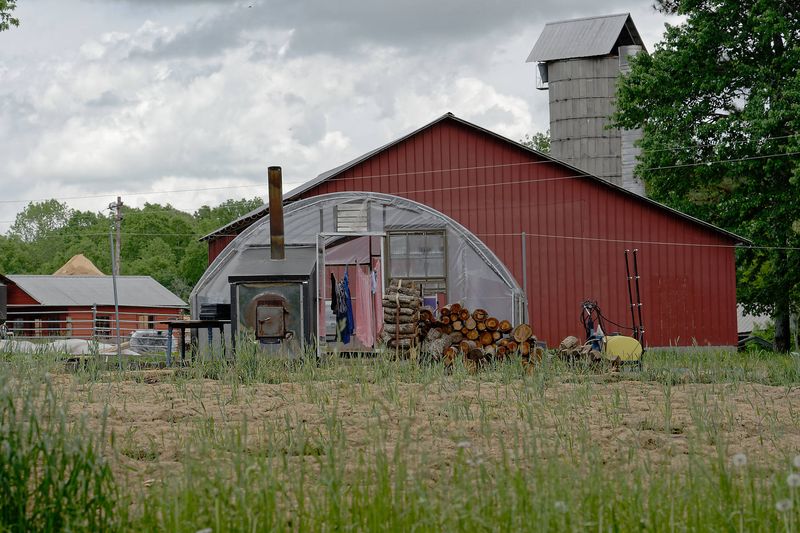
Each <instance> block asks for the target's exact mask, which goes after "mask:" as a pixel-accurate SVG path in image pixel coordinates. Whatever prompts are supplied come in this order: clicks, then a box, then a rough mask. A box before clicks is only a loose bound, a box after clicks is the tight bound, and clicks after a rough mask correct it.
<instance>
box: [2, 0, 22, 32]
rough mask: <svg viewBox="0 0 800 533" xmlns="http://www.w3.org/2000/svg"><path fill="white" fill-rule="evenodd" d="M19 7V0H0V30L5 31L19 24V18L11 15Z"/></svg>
mask: <svg viewBox="0 0 800 533" xmlns="http://www.w3.org/2000/svg"><path fill="white" fill-rule="evenodd" d="M15 9H17V0H0V31H5V30H8V29H10V28H11V26H19V19H18V18H16V17H13V16H11V14H12V12H13V11H14V10H15Z"/></svg>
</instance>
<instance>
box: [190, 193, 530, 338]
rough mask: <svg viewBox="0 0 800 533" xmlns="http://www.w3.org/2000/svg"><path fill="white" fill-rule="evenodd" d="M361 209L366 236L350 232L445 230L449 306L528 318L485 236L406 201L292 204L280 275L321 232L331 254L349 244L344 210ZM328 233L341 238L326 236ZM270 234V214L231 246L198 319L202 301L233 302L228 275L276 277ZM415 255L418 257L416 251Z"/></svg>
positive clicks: (337, 198) (362, 197) (366, 198)
mask: <svg viewBox="0 0 800 533" xmlns="http://www.w3.org/2000/svg"><path fill="white" fill-rule="evenodd" d="M354 209H356V210H357V211H358V210H360V212H361V213H363V214H365V215H366V217H365V218H366V220H365V225H364V226H363V227H360V228H359V231H352V232H345V233H348V235H349V234H352V235H353V236H359V235H366V234H371V235H374V234H384V233H385V234H386V235H387V238H391V237H392V236H393V235H395V234H396V233H397V232H400V233H402V232H413V231H427V232H431V231H433V232H436V231H442V232H444V234H445V239H444V240H445V242H446V246H444V247H445V248H446V250H445V254H444V256H445V258H446V261H445V264H446V272H441V273H434V274H435V275H442V274H444V275H445V276H446V284H447V300H448V303H453V302H460V303H461V304H462V305H465V306H467V307H469V308H471V309H474V308H483V309H486V310H487V311H488V312H489V313H490V314H491V315H493V316H496V317H498V318H500V319H508V320H511V321H513V322H520V321H522V320H524V316H522V313H523V312H524V311H523V310H524V309H525V296H524V293H523V291H522V288H521V287H520V286H519V284H518V283H517V282H516V280H515V279H514V277H513V276H512V275H511V273H510V272H509V270H508V269H507V268H506V266H505V265H504V264H503V263H502V262H501V261H500V260H499V259H498V258H497V256H495V255H494V253H492V252H491V250H489V248H488V247H487V246H486V245H485V244H484V243H483V242H482V241H481V240H480V239H478V238H477V237H476V236H475V235H473V234H472V233H471V232H469V231H468V230H467V229H466V228H464V227H463V226H461V225H460V224H459V223H457V222H456V221H454V220H453V219H451V218H449V217H447V216H446V215H444V214H442V213H441V212H439V211H436V210H435V209H432V208H430V207H428V206H425V205H423V204H420V203H418V202H414V201H412V200H408V199H406V198H400V197H398V196H391V195H386V194H378V193H368V192H342V193H333V194H326V195H321V196H314V197H311V198H307V199H303V200H299V201H296V202H292V203H287V204H286V205H285V206H284V228H285V240H286V245H287V248H286V252H287V259H286V261H285V262H281V263H283V264H282V265H281V266H279V267H278V268H279V270H280V271H282V272H286V273H291V272H290V270H291V269H292V263H293V261H292V258H293V257H294V255H295V254H299V255H306V254H308V253H309V247H314V250H316V249H317V248H316V247H317V246H318V238H319V237H320V234H323V239H324V245H325V248H326V251H327V252H330V251H331V250H332V249H333V248H334V247H335V245H336V244H337V243H339V242H342V235H341V234H342V233H343V232H342V224H341V223H340V224H339V225H338V227H337V213H339V212H347V213H353V211H354ZM364 230H366V231H364ZM327 233H336V234H337V235H336V236H324V234H327ZM269 237H270V236H269V217H265V218H263V219H261V220H259V221H258V222H256V223H255V224H253V225H252V226H250V227H249V228H247V229H246V230H245V231H244V232H242V234H241V235H239V236H237V237H236V239H234V240H233V241H232V242H231V243H230V244H229V245H228V246H227V247H226V248H225V250H224V251H223V252H222V253H221V254H220V255H219V256H218V257H217V258H216V259H215V260H214V262H213V263H212V264H211V265H210V266H209V268H208V269H207V270H206V272H205V273H204V274H203V276H202V277H201V278H200V281H199V282H198V283H197V285H196V286H195V288H194V290H193V291H192V295H191V304H192V316H193V318H196V317H197V315H198V313H199V309H200V305H201V304H206V303H229V302H230V287H229V284H228V276H236V275H257V274H273V273H275V269H274V268H273V266H274V265H273V264H274V263H276V262H275V261H270V260H269V241H270V238H269ZM412 237H413V236H412ZM416 245H417V244H416V241H415V240H414V239H412V238H409V239H408V240H407V241H406V243H405V244H404V246H407V247H410V248H413V247H414V246H416ZM301 250H302V251H301ZM407 251H408V252H409V253H410V254H412V255H413V253H414V252H415V251H416V250H413V249H412V250H407ZM396 254H397V252H395V255H396ZM407 265H408V266H407V268H408V271H409V272H411V273H412V274H413V273H414V268H417V267H415V266H414V263H413V259H409V262H408V263H407ZM393 269H394V268H393ZM298 273H299V272H298ZM386 277H387V278H389V279H391V277H392V276H391V273H390V272H388V271H387V272H386Z"/></svg>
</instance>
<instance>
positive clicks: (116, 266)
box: [108, 196, 125, 276]
mask: <svg viewBox="0 0 800 533" xmlns="http://www.w3.org/2000/svg"><path fill="white" fill-rule="evenodd" d="M123 205H125V204H123V203H122V198H121V197H119V196H117V201H116V202H111V203H110V204H108V208H109V209H110V210H111V211H112V212H113V214H114V227H115V229H116V232H117V242H116V245H115V247H114V259H115V261H113V266H112V269H113V272H112V274H113V275H115V276H119V271H120V249H121V246H122V239H121V233H122V229H121V228H122V206H123Z"/></svg>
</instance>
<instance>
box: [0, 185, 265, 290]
mask: <svg viewBox="0 0 800 533" xmlns="http://www.w3.org/2000/svg"><path fill="white" fill-rule="evenodd" d="M262 205H263V201H262V200H261V199H260V198H251V199H240V200H227V201H225V202H223V203H222V204H220V205H218V206H216V207H209V206H207V205H204V206H202V207H200V208H199V209H197V210H196V211H194V212H193V213H187V212H184V211H181V210H179V209H177V208H175V207H173V206H171V205H169V204H167V205H161V204H149V203H148V204H145V205H144V207H141V208H130V207H123V209H122V213H123V220H122V224H121V228H122V230H121V239H120V241H121V243H122V247H121V252H120V256H121V259H120V267H121V269H120V273H121V274H122V275H147V276H152V277H153V278H155V279H156V280H157V281H158V282H159V283H161V284H162V285H164V286H165V287H167V288H168V289H169V290H171V291H172V292H174V293H175V294H177V295H178V296H180V297H181V298H183V299H184V300H186V299H187V298H188V296H189V293H190V292H191V290H192V287H194V285H195V283H197V281H198V280H199V279H200V276H202V274H203V272H204V271H205V269H206V266H207V264H208V251H207V245H206V243H205V242H200V241H199V239H200V237H202V236H203V235H206V234H208V233H211V232H212V231H214V230H216V229H218V228H219V227H221V226H224V225H225V224H227V223H229V222H230V221H232V220H235V219H236V218H238V217H240V216H242V215H244V214H245V213H248V212H250V211H252V210H253V209H256V208H258V207H260V206H262ZM112 223H113V221H112V220H111V218H110V217H109V216H107V215H105V214H103V213H99V212H92V211H80V210H77V209H72V208H70V207H69V206H68V205H67V204H65V203H63V202H59V201H57V200H47V201H43V202H31V203H29V204H28V206H27V207H26V208H25V209H24V210H23V211H21V212H20V213H18V214H17V216H16V218H15V220H14V223H13V224H12V226H11V228H10V229H9V230H8V232H7V233H6V234H5V235H0V273H2V274H52V273H53V272H55V271H56V270H58V269H59V268H60V267H61V266H62V265H63V264H64V263H66V262H67V261H68V260H69V259H70V258H71V257H72V256H74V255H76V254H83V255H85V256H86V257H87V258H88V259H89V260H91V261H92V262H93V263H94V264H95V265H96V266H97V268H99V269H100V270H102V271H103V272H104V273H107V274H110V273H111V244H110V241H109V230H110V228H111V225H112Z"/></svg>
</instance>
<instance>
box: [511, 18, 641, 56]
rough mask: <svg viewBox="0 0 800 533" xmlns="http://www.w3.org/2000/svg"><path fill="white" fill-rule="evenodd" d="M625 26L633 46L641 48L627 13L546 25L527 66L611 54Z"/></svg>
mask: <svg viewBox="0 0 800 533" xmlns="http://www.w3.org/2000/svg"><path fill="white" fill-rule="evenodd" d="M626 24H629V27H628V29H629V31H631V34H632V37H633V39H634V42H637V41H638V42H637V44H640V45H641V44H642V42H641V38H640V37H639V33H638V31H637V30H636V27H635V26H634V25H633V20H632V19H631V17H630V14H628V13H620V14H617V15H605V16H602V17H587V18H580V19H572V20H561V21H558V22H549V23H547V24H546V25H545V27H544V29H543V30H542V34H541V35H540V36H539V39H537V41H536V44H535V45H534V46H533V49H532V50H531V53H530V54H529V55H528V59H527V62H528V63H530V62H534V61H536V62H547V61H557V60H559V59H573V58H578V57H595V56H603V55H607V54H609V53H611V52H612V51H613V48H614V43H616V42H617V39H618V38H619V36H620V33H622V31H623V29H624V28H625V25H626Z"/></svg>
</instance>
